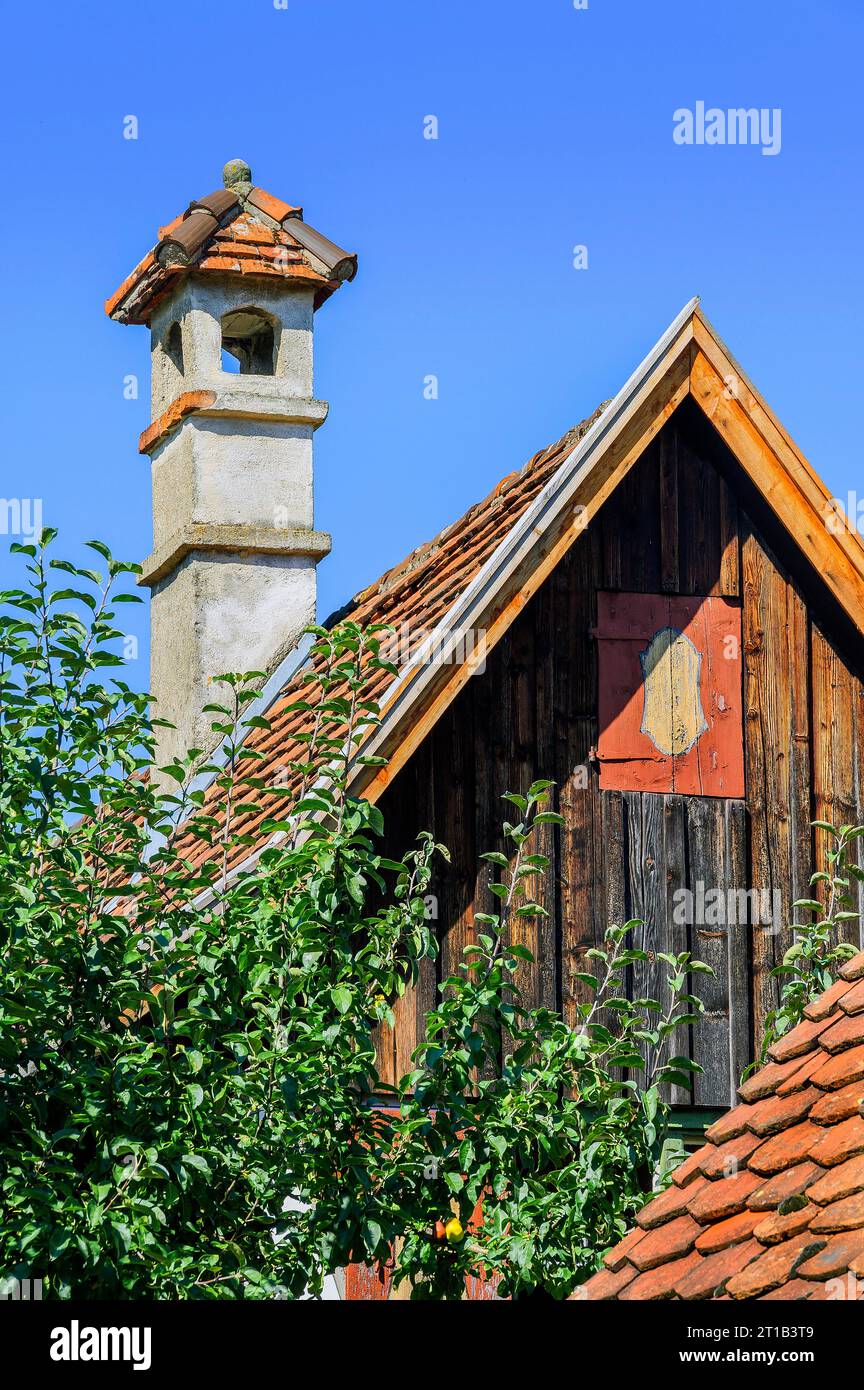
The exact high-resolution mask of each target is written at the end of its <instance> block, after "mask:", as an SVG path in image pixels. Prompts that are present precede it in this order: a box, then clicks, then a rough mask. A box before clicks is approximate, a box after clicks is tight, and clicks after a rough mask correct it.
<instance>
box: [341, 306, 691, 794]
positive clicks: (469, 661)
mask: <svg viewBox="0 0 864 1390" xmlns="http://www.w3.org/2000/svg"><path fill="white" fill-rule="evenodd" d="M692 324H693V319H692V305H691V306H688V308H687V310H685V311H684V312H683V313H682V315H679V318H678V319H677V320H676V321H675V323H674V324H673V325H672V326H671V328H670V330H667V335H664V338H668V341H666V342H664V339H661V340H660V344H658V347H660V346H661V345H662V349H663V350H662V352H660V353H658V355H657V359H656V360H655V361H653V362H652V361H651V358H650V355H649V359H646V364H648V365H647V366H646V364H643V368H645V370H642V369H640V371H639V372H637V373H634V376H633V377H631V378H630V380H629V381H628V383H627V385H626V386H625V387H624V388H623V390H622V392H620V393H619V396H618V397H616V399H615V401H614V402H612V404H611V405H610V406H609V407H608V408H607V411H608V412H609V416H610V418H606V416H607V412H604V415H602V416H601V417H600V419H599V420H598V421H597V425H596V426H595V427H594V429H592V431H590V432H589V434H588V435H586V437H585V439H583V440H582V441H581V443H580V444H579V445H578V446H577V448H576V449H575V450H574V452H573V454H572V455H571V456H570V457H569V458H568V459H567V460H565V462H564V463H563V464H562V466H561V468H560V469H558V470H557V472H556V473H555V475H554V477H553V478H552V479H551V480H550V482H549V483H547V485H546V487H545V488H544V489H543V491H542V492H541V493H540V494H539V495H538V497H537V498H536V499H535V501H534V502H533V503H532V505H531V507H529V508H528V510H527V511H526V513H525V515H524V516H523V517H522V518H520V521H519V522H518V523H517V524H516V526H515V527H514V528H513V530H512V532H510V533H509V534H508V535H507V536H506V537H505V538H504V540H503V541H502V543H501V545H500V546H499V547H498V548H497V549H496V551H495V552H494V554H493V555H492V556H491V557H490V558H489V560H488V561H487V562H486V564H485V565H484V566H483V568H482V569H481V570H480V572H479V574H478V575H477V576H476V578H475V579H474V580H473V581H472V583H471V584H470V585H469V586H468V588H467V589H466V591H465V593H464V594H463V595H461V597H460V599H459V600H457V603H456V604H454V606H453V608H452V609H451V610H450V612H449V613H448V614H447V615H446V616H445V618H444V619H443V620H442V622H441V624H440V625H439V632H440V631H441V630H443V631H445V632H447V633H452V634H453V646H454V647H458V644H459V642H460V641H463V642H464V639H465V636H466V634H468V633H477V632H482V633H484V634H485V639H484V641H483V642H482V644H481V645H479V646H475V647H470V646H469V648H468V655H467V656H466V657H465V659H464V660H462V661H460V662H458V663H457V662H454V663H453V665H450V666H448V665H446V664H443V663H441V662H440V661H439V662H438V663H434V662H433V663H432V664H430V663H429V662H428V661H425V660H424V650H423V649H421V652H420V653H418V656H417V657H415V659H414V661H413V662H412V663H411V666H410V667H409V668H408V670H407V671H406V672H405V674H404V676H403V677H401V678H400V679H399V680H398V681H397V682H395V683H394V685H393V687H391V689H390V691H388V693H387V695H385V699H384V701H383V703H382V709H381V721H380V723H379V725H378V727H377V728H376V730H375V731H374V732H373V735H372V737H371V738H370V740H369V742H368V744H364V745H363V747H362V749H361V750H359V751H360V753H362V754H363V755H364V756H369V755H371V756H375V757H383V758H386V759H387V764H386V766H385V767H381V768H378V769H374V768H366V767H363V766H359V765H355V769H354V772H353V775H352V791H354V792H355V793H360V792H362V794H363V795H364V796H365V797H366V798H367V800H370V801H376V800H377V799H378V797H379V796H380V795H381V793H382V792H383V791H384V789H385V787H387V786H389V784H390V783H391V782H392V780H393V778H394V777H395V776H396V774H397V773H398V772H399V771H400V769H401V768H402V767H403V766H404V764H405V763H406V762H407V760H408V759H409V758H410V757H411V754H412V753H413V752H414V751H415V750H416V749H417V748H418V747H419V745H420V744H421V743H422V741H423V740H424V738H425V737H426V735H427V734H428V733H429V731H430V729H432V728H433V727H434V725H435V724H436V723H437V721H438V720H439V719H440V718H441V716H442V715H443V713H444V712H445V710H446V709H447V708H448V707H449V705H450V704H452V702H453V700H454V699H455V698H456V696H457V695H458V694H459V692H460V690H462V689H463V687H464V686H465V685H466V684H467V682H468V680H469V679H470V678H471V676H472V675H473V674H474V672H475V670H476V669H477V666H478V665H479V664H480V662H481V661H483V660H485V659H486V658H488V655H489V652H490V651H491V650H492V649H493V648H494V647H495V646H496V644H497V643H498V642H499V641H500V639H501V638H502V637H503V636H504V634H505V633H506V632H507V630H508V629H509V628H510V626H511V625H512V623H513V622H514V621H515V619H516V618H517V617H518V615H519V613H521V612H522V610H523V609H524V607H525V605H526V604H527V603H528V601H529V600H530V598H531V597H532V596H533V594H534V593H536V591H537V589H538V588H539V587H540V585H541V584H542V583H543V581H544V580H545V579H546V577H547V576H548V575H549V574H550V573H551V571H552V570H553V569H554V568H555V566H556V565H557V564H558V563H559V561H560V560H561V559H562V557H563V556H564V555H565V554H566V552H567V550H568V549H569V548H570V546H571V545H572V544H573V542H574V541H575V540H576V539H577V537H578V536H579V535H581V534H582V532H583V531H584V530H585V529H586V527H587V526H590V525H591V523H592V521H593V519H594V517H595V516H596V515H597V513H598V511H599V510H600V508H601V507H602V505H603V503H604V502H605V501H606V499H607V498H608V497H609V496H610V495H611V493H612V492H614V491H615V489H616V488H617V487H618V485H619V483H620V482H621V481H622V479H623V478H624V477H625V476H626V475H627V473H629V471H630V469H631V468H632V467H633V465H634V464H635V463H636V461H637V459H638V458H639V457H640V456H641V454H642V453H643V452H644V450H645V448H646V447H647V445H648V444H649V443H650V442H651V440H652V439H653V438H654V437H655V435H656V434H658V433H659V431H660V430H661V429H662V427H663V425H664V424H665V423H666V421H667V420H668V419H669V417H670V416H671V415H672V414H673V412H674V411H675V410H677V408H678V406H679V405H680V403H681V401H682V400H684V398H685V396H687V395H688V394H689V391H690V373H691V367H692V348H693V328H692ZM640 372H641V376H640ZM616 407H617V410H616ZM604 426H605V428H598V427H604ZM595 431H596V436H595Z"/></svg>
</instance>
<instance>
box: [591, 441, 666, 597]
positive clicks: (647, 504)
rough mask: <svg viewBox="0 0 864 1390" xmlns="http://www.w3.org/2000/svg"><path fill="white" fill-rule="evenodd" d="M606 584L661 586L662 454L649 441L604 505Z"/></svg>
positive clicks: (642, 588)
mask: <svg viewBox="0 0 864 1390" xmlns="http://www.w3.org/2000/svg"><path fill="white" fill-rule="evenodd" d="M600 519H601V522H602V529H603V564H604V576H603V577H604V581H605V587H606V588H609V589H623V590H632V591H633V592H635V593H656V592H657V591H658V590H659V588H660V455H659V453H658V450H657V448H656V446H655V444H653V443H652V444H650V445H649V446H648V448H647V449H646V450H645V452H644V454H643V455H642V457H641V458H640V459H639V461H638V462H637V463H636V464H634V466H633V467H632V468H631V470H630V472H629V473H628V474H627V476H626V477H625V478H624V479H623V481H622V482H621V483H620V484H619V485H618V488H617V489H616V491H615V492H614V493H613V495H612V497H610V498H609V500H608V502H607V503H606V506H605V507H604V508H603V510H602V512H601V514H600Z"/></svg>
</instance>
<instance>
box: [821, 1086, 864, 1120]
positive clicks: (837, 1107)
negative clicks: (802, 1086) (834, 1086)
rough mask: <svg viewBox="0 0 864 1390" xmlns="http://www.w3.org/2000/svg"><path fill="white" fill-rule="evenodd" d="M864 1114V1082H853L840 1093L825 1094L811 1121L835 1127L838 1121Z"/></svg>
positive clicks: (830, 1092)
mask: <svg viewBox="0 0 864 1390" xmlns="http://www.w3.org/2000/svg"><path fill="white" fill-rule="evenodd" d="M862 1113H864V1080H861V1081H853V1082H852V1084H851V1085H849V1086H844V1087H843V1088H842V1090H840V1091H828V1092H827V1093H823V1094H822V1097H821V1099H820V1100H818V1101H817V1102H816V1104H815V1105H814V1106H813V1109H812V1110H811V1111H810V1119H811V1120H812V1121H813V1123H814V1124H817V1125H834V1124H836V1123H837V1122H838V1120H848V1118H849V1116H850V1115H861V1114H862Z"/></svg>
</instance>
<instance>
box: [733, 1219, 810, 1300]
mask: <svg viewBox="0 0 864 1390" xmlns="http://www.w3.org/2000/svg"><path fill="white" fill-rule="evenodd" d="M819 1245H820V1242H819V1240H818V1239H815V1238H814V1237H813V1236H812V1235H810V1234H809V1232H808V1233H805V1234H804V1235H801V1236H794V1237H793V1238H792V1239H791V1240H784V1241H783V1242H782V1243H781V1244H780V1245H773V1246H770V1247H769V1248H768V1249H767V1250H766V1251H765V1252H764V1254H762V1255H760V1256H759V1258H758V1259H756V1260H751V1261H750V1263H749V1264H748V1265H747V1266H746V1268H744V1269H742V1270H741V1271H740V1272H739V1273H738V1274H736V1275H734V1276H733V1277H732V1278H731V1279H730V1280H729V1282H728V1283H727V1285H726V1292H727V1293H729V1294H731V1296H732V1297H733V1298H758V1297H759V1295H760V1294H764V1293H769V1292H770V1290H771V1289H776V1288H778V1287H779V1285H780V1284H785V1283H787V1282H788V1280H789V1279H791V1277H792V1275H793V1274H794V1273H795V1272H796V1270H797V1269H798V1266H799V1265H801V1264H803V1262H804V1261H805V1260H806V1259H808V1258H809V1257H810V1256H811V1255H813V1254H814V1252H815V1251H816V1250H817V1249H818V1248H819Z"/></svg>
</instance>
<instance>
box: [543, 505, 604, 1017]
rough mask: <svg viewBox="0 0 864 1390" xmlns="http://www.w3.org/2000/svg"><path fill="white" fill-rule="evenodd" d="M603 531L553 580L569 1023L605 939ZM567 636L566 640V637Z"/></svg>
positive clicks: (564, 1004)
mask: <svg viewBox="0 0 864 1390" xmlns="http://www.w3.org/2000/svg"><path fill="white" fill-rule="evenodd" d="M599 572H600V528H599V527H598V526H596V525H595V526H592V527H590V528H589V530H588V531H587V532H585V534H583V535H582V536H580V538H579V540H578V541H577V542H576V544H575V545H574V546H573V548H572V549H571V551H570V552H569V554H568V556H567V557H566V559H565V561H564V562H563V563H562V564H561V565H560V566H559V567H558V569H557V570H556V571H555V574H554V576H553V578H554V581H555V630H556V634H557V636H556V652H555V692H554V706H555V739H556V752H555V766H556V774H555V775H556V777H557V778H558V780H559V782H560V787H559V809H560V811H561V814H562V816H563V817H564V822H565V823H564V826H563V827H562V830H561V835H560V846H561V857H560V868H559V875H558V906H557V911H558V914H559V920H560V952H561V964H560V971H561V1008H562V1011H563V1014H564V1018H565V1019H566V1021H567V1023H568V1024H570V1026H571V1027H572V1026H574V1025H575V1024H576V1022H577V1015H576V1008H577V1005H578V1004H579V1003H584V1002H585V1001H586V1000H587V997H588V993H587V989H586V987H585V985H583V984H582V982H581V981H579V980H577V979H576V978H575V976H576V974H577V973H580V972H584V971H585V970H586V968H587V962H586V959H585V952H586V951H587V950H589V949H590V948H591V947H592V946H594V945H596V944H597V942H598V940H599V939H602V935H603V930H604V927H605V925H606V922H605V914H604V905H603V903H602V902H601V901H600V898H601V884H602V882H603V865H602V859H601V855H600V833H599V818H600V807H599V792H598V787H597V772H596V769H595V768H594V767H593V766H592V765H591V763H590V759H589V753H590V750H591V749H592V748H593V747H595V745H596V743H597V713H596V710H597V649H596V643H595V642H594V641H593V640H592V638H591V637H590V636H589V633H590V631H591V629H592V628H593V627H594V626H595V625H596V622H597V587H598V580H599ZM562 634H563V635H564V636H563V640H562Z"/></svg>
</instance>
